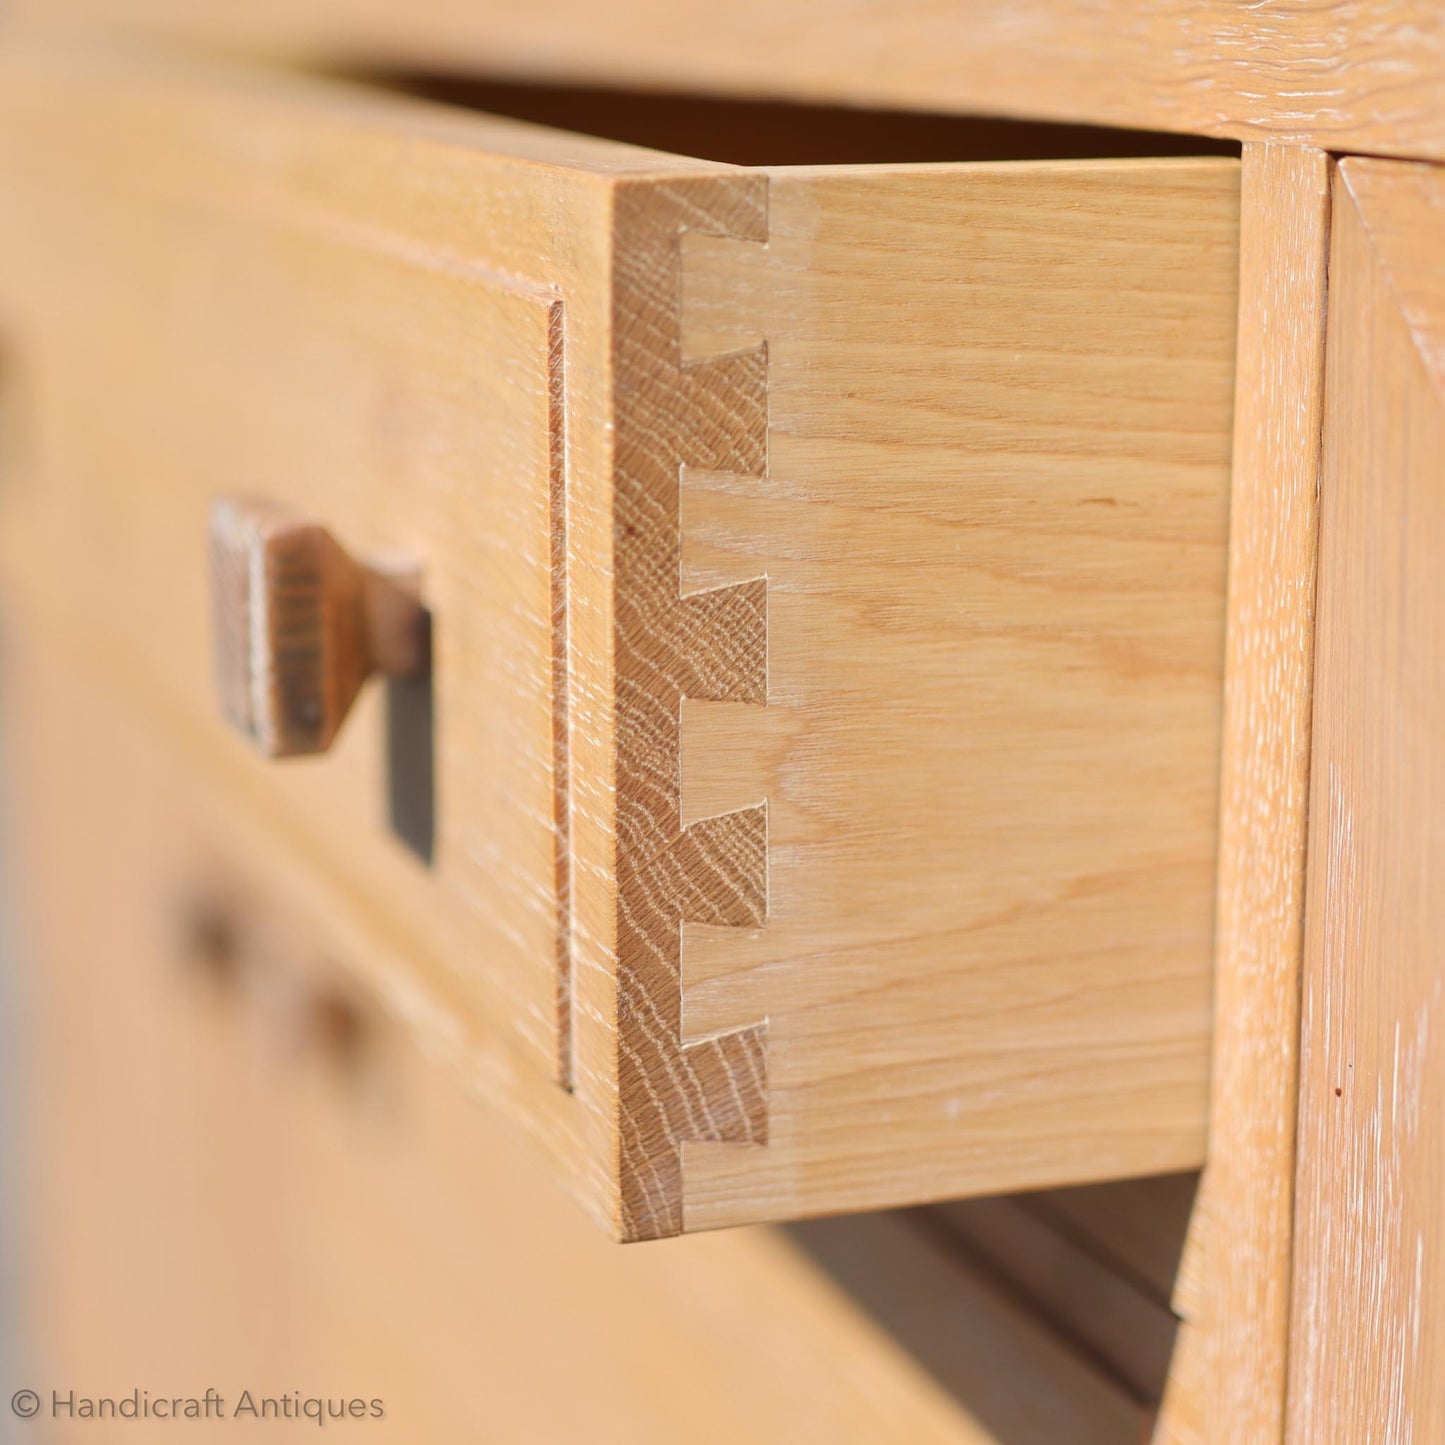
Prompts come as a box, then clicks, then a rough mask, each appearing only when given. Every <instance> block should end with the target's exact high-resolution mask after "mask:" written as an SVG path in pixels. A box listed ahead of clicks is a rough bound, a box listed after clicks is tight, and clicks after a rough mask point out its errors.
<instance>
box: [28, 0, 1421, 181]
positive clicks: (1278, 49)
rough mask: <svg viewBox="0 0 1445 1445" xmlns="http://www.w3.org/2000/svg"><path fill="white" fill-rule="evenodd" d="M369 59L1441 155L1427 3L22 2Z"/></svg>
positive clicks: (35, 11)
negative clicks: (720, 3)
mask: <svg viewBox="0 0 1445 1445" xmlns="http://www.w3.org/2000/svg"><path fill="white" fill-rule="evenodd" d="M15 8H16V10H17V12H18V14H19V15H20V16H22V17H28V18H30V19H32V20H35V21H41V22H46V21H49V22H55V21H59V22H74V21H76V20H84V21H85V22H86V23H87V24H91V25H94V24H98V23H104V24H107V25H112V26H119V27H122V28H124V29H127V30H132V31H137V32H141V33H164V34H168V35H173V36H190V37H193V38H194V37H205V38H206V39H208V40H211V41H221V42H224V43H227V44H231V45H239V46H244V47H247V48H252V49H260V50H266V51H271V52H278V51H279V52H283V53H292V54H296V53H299V54H304V55H309V56H324V57H327V58H329V59H332V60H337V59H339V60H343V61H349V62H351V63H360V64H368V65H376V64H382V65H388V66H393V67H395V66H397V65H411V66H416V67H421V68H427V69H440V70H444V71H459V70H460V71H472V72H479V73H483V74H493V75H495V74H504V75H522V76H533V77H536V78H538V79H540V80H542V81H544V82H546V83H556V82H557V81H558V80H565V79H580V80H585V81H589V82H593V83H598V82H601V83H608V84H614V85H623V86H632V85H645V86H648V87H653V88H664V89H668V90H700V89H701V90H712V91H720V92H729V93H733V94H740V95H768V96H783V97H789V98H795V99H796V98H801V99H823V100H830V101H841V102H845V103H847V104H850V105H857V104H872V105H879V106H887V107H894V106H900V107H907V108H911V109H916V110H952V111H959V112H965V113H974V114H981V113H996V114H1003V115H1014V116H1027V117H1030V118H1034V119H1046V120H1060V121H1086V122H1091V123H1094V124H1104V125H1123V126H1132V127H1135V128H1143V129H1159V130H1178V131H1191V132H1196V133H1200V134H1206V135H1222V136H1232V137H1234V138H1236V139H1239V140H1260V141H1263V140H1275V141H1280V142H1294V143H1299V144H1306V145H1311V146H1315V147H1319V148H1324V149H1336V150H1353V151H1372V152H1380V153H1384V154H1387V155H1407V156H1419V157H1422V158H1429V159H1435V160H1440V159H1445V24H1442V22H1441V18H1440V16H1439V14H1438V13H1437V11H1436V10H1435V9H1434V7H1432V6H1429V5H1422V4H1421V3H1419V0H1265V3H1260V4H1250V5H1241V4H1238V3H1236V0H1121V3H1112V4H1101V3H1099V0H973V3H970V4H968V5H960V4H958V3H957V0H861V3H860V0H814V3H809V4H801V3H794V4H787V3H779V0H736V3H733V4H730V5H727V6H717V5H712V4H707V3H704V0H686V3H679V0H627V3H625V4H620V5H618V4H614V5H608V6H598V5H596V4H595V3H593V0H528V3H525V4H523V3H520V0H491V3H488V4H478V3H476V0H417V3H412V4H409V5H406V6H399V5H396V4H395V3H393V0H249V3H247V4H245V5H235V4H226V3H224V0H205V3H198V0H18V4H17V5H16V7H15Z"/></svg>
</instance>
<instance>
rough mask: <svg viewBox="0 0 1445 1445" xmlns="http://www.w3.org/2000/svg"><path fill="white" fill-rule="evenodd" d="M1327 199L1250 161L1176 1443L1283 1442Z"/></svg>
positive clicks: (1248, 152)
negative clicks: (1205, 1118)
mask: <svg viewBox="0 0 1445 1445" xmlns="http://www.w3.org/2000/svg"><path fill="white" fill-rule="evenodd" d="M1328 196H1329V161H1328V158H1327V157H1326V156H1325V155H1324V154H1323V153H1321V152H1319V151H1312V150H1308V149H1294V148H1287V147H1279V146H1248V147H1246V148H1245V153H1244V162H1243V198H1242V204H1243V225H1242V228H1241V236H1240V313H1239V356H1238V361H1237V367H1236V374H1237V383H1236V389H1235V442H1234V465H1233V483H1232V500H1231V506H1230V518H1231V520H1230V548H1229V625H1228V629H1227V637H1228V650H1227V658H1226V664H1225V689H1224V697H1225V712H1224V754H1223V764H1222V771H1221V781H1220V792H1221V799H1220V834H1219V879H1218V889H1219V901H1218V916H1217V925H1216V929H1217V933H1216V936H1217V942H1216V976H1215V990H1214V1052H1213V1068H1212V1086H1211V1102H1210V1138H1209V1162H1208V1164H1207V1166H1206V1168H1205V1171H1204V1176H1203V1179H1202V1181H1201V1185H1200V1193H1199V1198H1198V1200H1197V1201H1196V1203H1195V1207H1194V1216H1193V1228H1192V1232H1191V1236H1190V1245H1189V1249H1188V1252H1187V1255H1186V1262H1185V1268H1184V1273H1183V1276H1182V1278H1181V1281H1180V1286H1179V1289H1178V1291H1177V1292H1176V1307H1177V1308H1178V1309H1179V1311H1180V1313H1181V1314H1182V1315H1183V1316H1184V1318H1185V1321H1186V1323H1185V1326H1184V1329H1183V1331H1182V1333H1181V1337H1180V1341H1179V1344H1178V1347H1177V1350H1176V1363H1175V1372H1176V1376H1177V1377H1179V1378H1180V1379H1184V1378H1186V1377H1187V1378H1188V1379H1189V1380H1190V1381H1191V1382H1192V1383H1191V1385H1190V1388H1189V1390H1188V1391H1187V1394H1188V1395H1189V1396H1190V1403H1189V1407H1188V1409H1189V1412H1190V1414H1191V1415H1194V1416H1197V1424H1196V1425H1195V1426H1194V1427H1192V1428H1191V1429H1190V1430H1189V1431H1188V1432H1187V1433H1186V1432H1184V1431H1183V1430H1182V1429H1181V1430H1180V1431H1179V1432H1178V1433H1176V1434H1171V1435H1166V1436H1165V1437H1164V1438H1166V1439H1178V1440H1181V1441H1189V1440H1199V1441H1214V1440H1259V1441H1265V1440H1278V1439H1280V1438H1281V1435H1282V1432H1283V1428H1284V1426H1283V1410H1284V1395H1285V1373H1286V1362H1287V1356H1288V1332H1289V1299H1290V1251H1291V1240H1292V1214H1293V1183H1294V1158H1295V1092H1296V1078H1297V1040H1298V1037H1299V989H1300V975H1301V958H1302V949H1303V917H1304V877H1305V844H1306V836H1305V835H1306V817H1307V808H1308V802H1309V777H1310V706H1311V697H1312V693H1311V687H1312V676H1313V657H1314V651H1313V637H1314V596H1315V560H1316V547H1317V538H1318V500H1317V499H1318V490H1319V437H1320V424H1321V415H1322V408H1323V392H1324V344H1325V341H1324V328H1325V271H1326V253H1327V249H1328V235H1329V205H1328ZM1179 1399H1180V1396H1179V1395H1177V1394H1176V1396H1175V1398H1174V1399H1173V1400H1171V1401H1167V1402H1166V1407H1165V1412H1164V1425H1165V1426H1167V1427H1170V1428H1172V1423H1173V1421H1174V1414H1173V1409H1174V1407H1175V1406H1176V1405H1177V1404H1178V1402H1179Z"/></svg>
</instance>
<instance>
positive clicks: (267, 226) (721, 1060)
mask: <svg viewBox="0 0 1445 1445" xmlns="http://www.w3.org/2000/svg"><path fill="white" fill-rule="evenodd" d="M3 104H4V106H5V107H6V112H7V115H6V125H5V132H6V134H7V135H9V136H10V137H12V138H20V137H26V138H29V137H32V136H34V135H35V134H38V133H40V132H41V131H42V130H43V132H44V134H45V135H46V142H45V144H44V145H34V144H30V143H29V140H28V139H27V140H26V141H24V142H22V143H19V144H16V143H9V144H7V143H5V142H0V165H3V175H4V178H5V180H4V184H5V185H6V187H7V189H9V190H10V191H12V192H14V193H15V194H16V195H17V197H18V203H17V204H13V205H11V206H9V207H8V208H7V211H6V216H5V219H4V220H3V221H0V260H3V268H0V277H3V279H0V325H4V326H6V327H7V328H8V329H9V331H10V333H11V336H12V347H13V349H14V350H15V351H16V352H17V353H19V354H21V355H22V356H23V358H24V365H25V367H26V368H27V370H28V371H29V372H30V373H31V376H30V378H29V381H28V383H27V391H28V393H30V394H34V395H35V396H37V397H38V398H39V400H38V403H37V406H36V408H35V410H36V413H37V415H36V426H37V430H38V431H39V433H40V436H39V447H40V451H41V453H42V456H41V461H40V464H39V466H38V467H37V469H36V473H35V475H34V476H32V477H30V478H28V479H23V480H22V484H20V485H17V486H15V487H13V488H12V489H11V495H10V496H9V497H8V498H7V499H6V511H5V516H6V546H5V558H4V561H5V568H6V580H7V585H8V586H9V587H10V589H11V590H12V592H13V594H14V595H15V597H16V598H17V599H20V601H19V605H20V606H21V607H22V608H28V609H30V612H31V613H32V614H33V615H35V616H38V615H39V614H40V613H42V612H43V613H44V614H45V615H46V616H47V618H50V619H52V620H53V622H54V624H55V626H56V627H57V628H61V629H63V630H64V631H65V633H66V635H67V636H70V637H72V638H74V639H75V640H76V643H77V645H79V646H84V647H85V648H86V649H87V655H88V656H90V657H91V658H92V661H93V665H94V666H95V667H97V668H105V669H107V670H108V671H109V672H111V673H112V674H114V676H115V681H116V683H117V684H118V685H120V686H128V687H129V689H130V691H131V692H132V693H133V694H134V695H136V696H137V697H140V696H143V697H144V698H145V700H146V706H148V707H149V708H151V709H152V711H153V715H154V716H155V718H156V725H157V727H159V728H162V729H164V730H165V732H166V735H167V736H168V737H169V738H171V740H172V745H173V746H174V747H175V748H176V749H178V750H180V751H182V752H183V753H184V755H185V756H186V758H187V759H188V764H189V766H191V767H193V768H195V769H196V770H198V774H199V775H203V776H205V777H206V778H207V779H208V780H209V783H210V785H213V786H216V787H218V788H219V789H221V790H222V792H223V793H224V795H225V796H227V797H229V798H231V799H232V800H233V802H232V804H230V805H229V806H231V807H234V808H235V809H236V810H237V811H238V812H239V813H242V814H244V815H245V816H246V817H247V818H248V819H249V826H250V827H252V829H253V830H254V836H255V838H256V839H257V844H256V850H257V851H258V852H264V853H266V854H267V855H269V857H270V859H271V870H272V872H273V873H274V874H275V875H276V877H277V878H278V879H283V878H284V880H287V881H285V882H284V883H283V884H282V885H281V886H286V887H289V888H290V889H291V890H292V891H293V892H297V893H303V894H308V895H310V896H311V897H312V898H313V899H324V900H325V907H326V909H327V910H328V911H329V912H333V913H335V914H337V915H339V916H341V917H342V918H344V919H345V920H346V923H347V925H348V926H349V927H350V929H351V930H352V933H353V935H354V938H355V940H356V947H355V949H354V950H353V952H354V954H355V956H356V957H357V958H358V959H359V960H361V963H362V966H364V967H366V968H367V969H368V970H369V971H370V973H371V974H372V976H373V978H374V979H375V981H376V982H377V984H378V985H379V986H380V987H381V989H382V990H383V992H384V993H385V995H386V996H387V997H388V998H389V1000H390V1001H391V1003H392V1006H393V1007H394V1008H396V1009H397V1010H399V1011H401V1012H403V1013H405V1014H406V1015H408V1016H409V1017H411V1018H412V1019H413V1020H414V1021H415V1022H416V1024H417V1026H418V1028H419V1029H421V1030H422V1031H423V1033H424V1035H425V1036H426V1037H427V1038H428V1039H429V1040H430V1041H431V1043H432V1044H433V1045H434V1046H435V1047H438V1048H440V1049H444V1050H445V1051H446V1052H447V1053H448V1054H450V1055H451V1056H452V1057H454V1058H455V1059H457V1060H458V1061H459V1062H460V1063H461V1064H462V1066H463V1067H465V1068H466V1069H467V1071H468V1072H469V1074H470V1076H471V1077H472V1078H473V1079H474V1080H475V1081H476V1082H477V1083H478V1085H479V1087H480V1088H481V1089H482V1090H483V1091H484V1092H486V1093H487V1094H489V1095H490V1096H492V1097H493V1098H495V1099H497V1100H498V1101H499V1102H501V1103H502V1104H503V1105H504V1106H505V1107H507V1108H508V1109H509V1110H510V1111H512V1112H513V1113H515V1114H516V1115H517V1116H518V1117H519V1118H521V1119H522V1120H523V1121H524V1122H525V1123H526V1125H527V1126H528V1127H529V1128H531V1129H532V1130H533V1131H534V1132H536V1133H537V1134H539V1135H540V1136H541V1137H542V1138H543V1139H544V1141H545V1142H546V1143H548V1144H549V1145H550V1147H551V1148H552V1150H553V1152H554V1154H555V1155H556V1157H557V1158H558V1159H559V1160H560V1161H561V1164H562V1167H563V1169H564V1171H565V1172H566V1174H567V1176H568V1178H569V1179H570V1181H571V1182H572V1184H573V1186H574V1188H576V1189H577V1190H578V1192H580V1193H581V1194H582V1195H583V1197H584V1198H585V1199H586V1200H587V1201H588V1202H589V1204H590V1205H591V1206H592V1208H593V1209H594V1211H595V1212H596V1213H597V1214H599V1215H600V1216H601V1217H602V1218H603V1219H605V1220H606V1221H607V1222H609V1223H610V1225H611V1226H612V1227H613V1228H614V1230H616V1231H617V1232H618V1233H620V1234H622V1235H624V1236H626V1237H645V1236H649V1235H656V1234H667V1233H675V1232H677V1231H678V1230H679V1229H682V1228H696V1227H705V1226H709V1225H714V1224H721V1223H730V1222H743V1221H746V1220H751V1219H763V1218H783V1217H792V1216H797V1215H803V1214H809V1213H818V1212H824V1211H830V1210H839V1209H845V1208H863V1207H870V1206H875V1205H882V1204H887V1203H896V1202H915V1201H917V1200H921V1199H927V1198H937V1197H945V1196H949V1195H956V1194H963V1193H977V1192H982V1191H988V1190H999V1189H1006V1188H1019V1187H1028V1186H1034V1185H1046V1184H1053V1183H1064V1182H1069V1181H1073V1180H1079V1179H1087V1178H1103V1177H1112V1176H1117V1175H1124V1174H1128V1173H1138V1172H1148V1171H1151V1170H1163V1169H1168V1168H1184V1167H1189V1166H1191V1165H1194V1164H1197V1163H1198V1162H1199V1161H1200V1159H1201V1157H1202V1149H1203V1124H1204V1108H1205V1082H1206V1065H1207V1052H1208V1034H1209V1015H1208V989H1209V967H1210V921H1211V912H1212V876H1213V852H1214V837H1215V820H1214V786H1215V773H1216V769H1217V754H1218V726H1219V723H1218V716H1219V704H1220V688H1221V683H1220V667H1221V656H1222V626H1223V587H1224V549H1225V531H1226V498H1227V481H1228V477H1227V468H1228V450H1229V423H1230V389H1231V374H1232V352H1233V318H1234V285H1235V276H1234V253H1235V233H1236V227H1237V215H1236V212H1237V194H1236V190H1237V176H1236V169H1235V167H1234V165H1233V163H1231V162H1228V161H1200V162H1180V161H1173V162H1110V163H1102V162H1100V163H1085V164H1073V165H1068V164H1046V163H1045V164H1030V165H1012V166H999V167H990V166H980V165H972V164H970V165H953V166H949V165H945V166H917V167H915V166H903V167H859V168H848V167H835V168H825V169H817V170H778V171H772V172H768V171H752V172H750V171H743V170H736V169H732V168H727V167H722V166H716V165H710V164H705V163H702V162H696V161H691V160H687V159H684V158H676V157H671V156H666V155H661V154H656V153H652V152H646V151H638V150H635V149H631V148H628V147H623V146H614V145H611V144H609V143H605V142H601V141H594V140H588V139H584V138H579V137H575V136H570V135H563V134H558V133H554V132H547V131H541V130H537V129H535V128H531V127H526V126H519V125H515V124H512V123H509V122H505V121H495V120H491V119H486V118H480V117H475V116H470V115H466V114H463V113H459V112H452V111H447V110H442V109H438V108H432V107H426V106H422V105H417V104H413V103H411V102H404V101H401V100H396V99H387V98H383V97H377V96H372V95H368V94H366V93H364V92H357V91H351V90H344V89H340V88H337V89H330V88H327V87H324V86H322V85H321V84H319V83H309V82H295V81H282V80H279V79H266V80H257V79H254V78H251V77H248V76H246V75H244V74H239V75H238V74H232V73H230V72H228V71H227V72H222V71H213V70H210V69H206V70H204V71H202V70H200V69H199V68H195V67H190V66H185V67H180V68H179V69H177V68H176V67H174V66H173V65H164V66H163V65H161V64H160V63H158V62H149V61H126V62H119V61H113V60H108V59H96V58H94V57H87V58H83V59H75V58H71V57H66V58H56V57H54V56H42V55H37V54H34V53H28V54H25V55H16V56H13V57H12V58H11V59H10V60H9V61H8V62H7V75H6V87H5V99H4V101H3ZM233 493H242V494H260V495H261V496H262V497H264V498H266V499H268V500H269V501H271V502H274V503H277V504H281V505H284V506H285V507H287V508H290V509H291V510H292V511H294V512H295V514H297V515H298V516H303V517H306V518H310V519H314V520H315V521H317V522H319V523H321V524H322V525H324V526H325V527H326V528H327V529H328V530H329V531H330V532H331V533H332V534H333V536H334V537H335V538H336V539H337V541H338V542H339V543H341V544H342V545H344V546H345V547H346V548H347V549H348V551H349V552H351V553H353V554H354V555H356V556H358V557H366V556H372V555H378V554H389V555H393V556H395V555H399V556H401V557H403V558H405V559H406V560H407V562H408V563H409V564H410V565H413V566H415V568H416V569H417V570H418V572H419V575H420V579H421V591H422V597H423V600H424V602H425V604H426V606H427V608H428V609H429V612H430V615H431V619H432V641H433V667H432V671H431V675H430V681H429V682H428V683H427V684H420V683H417V682H415V681H411V682H405V683H389V684H386V685H384V686H373V687H369V688H368V689H366V690H365V691H364V692H363V694H362V697H361V699H360V701H359V702H358V704H357V705H356V707H355V709H354V710H353V716H351V717H350V718H349V720H348V721H347V722H346V723H345V725H344V727H343V729H342V731H341V734H340V736H339V737H338V738H337V740H336V743H335V744H334V746H333V747H332V748H331V750H330V751H329V752H328V753H327V754H326V755H325V756H324V757H322V758H319V759H301V760H287V761H284V762H274V761H266V760H263V759H261V758H259V757H258V756H255V755H254V754H253V752H252V751H251V750H250V749H248V748H247V747H246V745H245V744H244V743H243V742H242V741H241V740H240V739H239V738H236V737H234V736H232V735H230V734H229V733H228V732H227V731H226V730H225V729H224V728H223V726H222V724H221V722H220V720H219V716H218V709H217V703H216V697H215V683H214V679H213V671H214V659H213V656H212V640H211V637H210V635H209V634H210V628H209V614H210V604H209V601H208V596H209V589H210V586H211V579H210V578H209V576H208V571H207V568H208V560H207V557H208V554H207V547H206V526H207V520H206V519H207V513H208V509H209V508H210V506H211V504H212V502H213V501H214V500H215V498H216V497H218V496H221V495H225V494H233ZM428 774H429V776H428ZM389 794H390V797H389ZM399 815H400V816H401V818H402V819H404V820H408V821H404V822H399ZM418 818H421V819H422V820H423V825H422V826H421V828H420V832H421V833H423V834H425V835H426V836H424V837H422V838H420V839H419V838H418V836H417V834H418V831H419V829H418V825H417V819H418Z"/></svg>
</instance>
